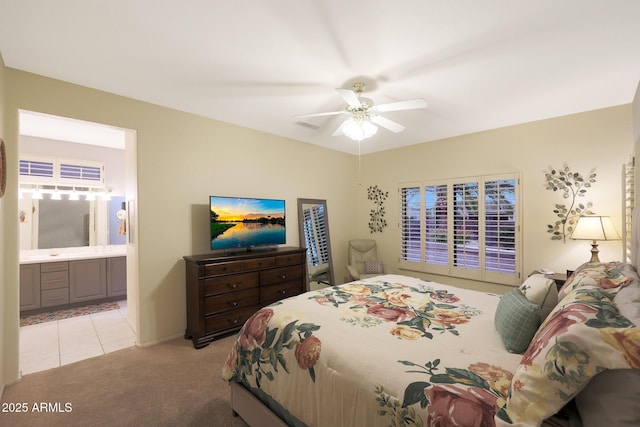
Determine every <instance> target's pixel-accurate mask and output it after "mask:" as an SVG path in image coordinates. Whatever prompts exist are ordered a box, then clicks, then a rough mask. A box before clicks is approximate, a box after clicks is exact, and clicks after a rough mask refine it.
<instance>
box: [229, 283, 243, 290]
mask: <svg viewBox="0 0 640 427" xmlns="http://www.w3.org/2000/svg"><path fill="white" fill-rule="evenodd" d="M238 285H240V282H238V283H227V286H228V287H230V288H231V289H236V288H237V287H238Z"/></svg>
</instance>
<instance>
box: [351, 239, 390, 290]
mask: <svg viewBox="0 0 640 427" xmlns="http://www.w3.org/2000/svg"><path fill="white" fill-rule="evenodd" d="M348 255H349V263H348V265H347V271H348V272H349V276H350V278H351V280H360V279H365V278H367V277H373V276H378V275H380V274H382V273H383V267H382V262H380V261H379V260H378V252H377V248H376V241H375V240H372V239H355V240H350V241H349V253H348Z"/></svg>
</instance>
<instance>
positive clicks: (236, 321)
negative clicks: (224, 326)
mask: <svg viewBox="0 0 640 427" xmlns="http://www.w3.org/2000/svg"><path fill="white" fill-rule="evenodd" d="M239 322H240V320H239V319H233V320H231V319H229V323H233V324H234V325H237V324H238V323H239Z"/></svg>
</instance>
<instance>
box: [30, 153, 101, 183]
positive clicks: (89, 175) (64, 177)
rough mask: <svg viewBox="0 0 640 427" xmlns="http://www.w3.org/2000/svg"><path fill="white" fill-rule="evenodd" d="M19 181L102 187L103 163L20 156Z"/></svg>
mask: <svg viewBox="0 0 640 427" xmlns="http://www.w3.org/2000/svg"><path fill="white" fill-rule="evenodd" d="M20 181H21V182H22V183H38V184H40V183H41V184H45V185H69V186H73V185H77V186H82V185H84V186H91V187H103V186H104V163H100V162H92V161H89V160H71V159H58V158H52V157H44V156H34V155H30V154H27V155H21V156H20Z"/></svg>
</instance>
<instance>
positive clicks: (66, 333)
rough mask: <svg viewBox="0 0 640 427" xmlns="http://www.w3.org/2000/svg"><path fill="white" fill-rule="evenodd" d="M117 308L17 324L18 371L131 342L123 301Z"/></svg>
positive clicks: (80, 357) (75, 359)
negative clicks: (18, 344)
mask: <svg viewBox="0 0 640 427" xmlns="http://www.w3.org/2000/svg"><path fill="white" fill-rule="evenodd" d="M118 305H120V309H119V310H110V311H103V312H101V313H95V314H88V315H84V316H78V317H72V318H70V319H63V320H56V321H53V322H46V323H39V324H37V325H29V326H23V327H21V328H20V370H21V371H22V375H27V374H31V373H34V372H40V371H45V370H47V369H52V368H57V367H59V366H62V365H68V364H70V363H74V362H78V361H80V360H84V359H89V358H91V357H96V356H100V355H102V354H106V353H110V352H112V351H116V350H121V349H123V348H127V347H133V346H134V345H135V334H134V332H133V330H132V329H131V326H129V324H128V323H127V320H126V318H127V302H126V301H119V302H118Z"/></svg>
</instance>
